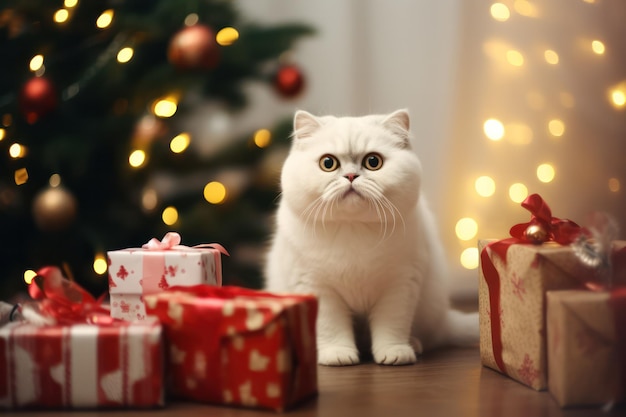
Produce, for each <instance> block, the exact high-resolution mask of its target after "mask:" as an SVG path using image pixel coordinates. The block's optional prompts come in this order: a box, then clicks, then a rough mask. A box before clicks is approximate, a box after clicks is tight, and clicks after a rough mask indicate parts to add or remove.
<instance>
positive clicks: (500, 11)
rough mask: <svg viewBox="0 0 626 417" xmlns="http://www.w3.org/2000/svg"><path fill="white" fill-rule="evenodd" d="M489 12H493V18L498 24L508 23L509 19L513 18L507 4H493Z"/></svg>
mask: <svg viewBox="0 0 626 417" xmlns="http://www.w3.org/2000/svg"><path fill="white" fill-rule="evenodd" d="M489 11H490V12H491V17H493V18H494V19H495V20H497V21H498V22H506V21H507V20H509V17H511V11H510V10H509V8H508V7H507V6H506V5H505V4H502V3H494V4H492V5H491V8H490V9H489Z"/></svg>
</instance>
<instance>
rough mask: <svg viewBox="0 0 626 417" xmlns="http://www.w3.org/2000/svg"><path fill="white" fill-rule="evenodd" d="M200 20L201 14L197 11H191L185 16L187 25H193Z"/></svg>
mask: <svg viewBox="0 0 626 417" xmlns="http://www.w3.org/2000/svg"><path fill="white" fill-rule="evenodd" d="M199 21H200V16H198V15H197V14H196V13H190V14H188V15H187V16H186V17H185V22H184V23H185V26H193V25H195V24H196V23H198V22H199Z"/></svg>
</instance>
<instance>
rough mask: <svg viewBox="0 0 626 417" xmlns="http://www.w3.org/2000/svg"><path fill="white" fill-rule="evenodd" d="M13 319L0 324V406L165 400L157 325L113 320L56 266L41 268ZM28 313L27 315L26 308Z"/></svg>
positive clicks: (108, 404) (119, 404) (138, 404)
mask: <svg viewBox="0 0 626 417" xmlns="http://www.w3.org/2000/svg"><path fill="white" fill-rule="evenodd" d="M39 278H40V279H43V284H42V287H41V288H40V287H39V285H38V284H37V283H36V282H35V281H33V282H32V283H31V284H30V285H29V293H30V294H31V296H32V297H33V298H35V299H36V300H40V301H39V302H38V303H32V304H30V305H28V307H29V308H27V309H26V310H25V311H24V316H25V317H27V318H28V319H29V320H31V321H32V323H31V322H18V323H11V324H9V325H6V326H3V327H1V328H0V408H100V407H151V406H158V405H163V343H162V326H161V324H160V323H158V322H157V321H156V320H154V319H151V320H149V321H144V322H141V323H138V322H136V323H129V322H123V321H121V320H115V319H112V318H111V317H110V316H109V311H108V309H106V308H104V307H103V306H102V305H101V304H100V303H101V300H95V299H94V298H93V297H92V296H91V295H90V294H89V293H88V292H86V291H85V290H84V289H82V288H80V287H79V286H78V285H76V284H75V283H73V282H70V281H68V280H66V279H64V278H63V276H62V275H61V272H60V271H59V270H58V268H54V267H47V268H43V269H42V270H40V271H39V276H38V280H40V279H39ZM27 313H28V314H27Z"/></svg>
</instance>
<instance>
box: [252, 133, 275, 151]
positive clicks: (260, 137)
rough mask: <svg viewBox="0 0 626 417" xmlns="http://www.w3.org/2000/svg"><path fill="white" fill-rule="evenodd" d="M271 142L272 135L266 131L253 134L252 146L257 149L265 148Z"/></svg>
mask: <svg viewBox="0 0 626 417" xmlns="http://www.w3.org/2000/svg"><path fill="white" fill-rule="evenodd" d="M271 142H272V134H271V133H270V131H269V130H267V129H259V130H257V131H256V132H255V134H254V144H255V145H256V146H258V147H259V148H266V147H267V146H269V144H270V143H271Z"/></svg>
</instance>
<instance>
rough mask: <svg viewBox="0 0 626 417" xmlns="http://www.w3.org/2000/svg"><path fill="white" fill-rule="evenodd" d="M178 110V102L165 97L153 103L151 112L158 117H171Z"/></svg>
mask: <svg viewBox="0 0 626 417" xmlns="http://www.w3.org/2000/svg"><path fill="white" fill-rule="evenodd" d="M176 110H178V102H177V100H176V99H175V98H173V97H166V98H163V99H161V100H157V101H156V102H155V103H154V108H153V112H154V114H155V116H158V117H164V118H167V117H172V116H173V115H174V114H175V113H176Z"/></svg>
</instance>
